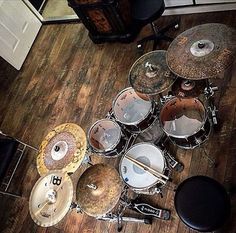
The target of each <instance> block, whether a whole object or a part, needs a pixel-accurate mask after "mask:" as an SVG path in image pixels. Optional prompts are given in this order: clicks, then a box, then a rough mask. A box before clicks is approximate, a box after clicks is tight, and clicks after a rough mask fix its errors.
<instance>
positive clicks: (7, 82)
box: [0, 11, 236, 233]
mask: <svg viewBox="0 0 236 233" xmlns="http://www.w3.org/2000/svg"><path fill="white" fill-rule="evenodd" d="M235 13H236V12H235V11H230V12H220V13H209V14H194V15H184V16H181V25H180V28H179V30H174V31H173V32H171V33H170V36H173V37H175V36H176V35H178V34H179V33H181V32H183V31H185V30H186V29H188V28H191V27H193V26H195V25H198V24H201V23H209V22H221V23H225V24H228V25H231V26H233V27H235V28H236V18H235ZM173 19H175V17H173V16H172V17H162V18H160V19H159V20H158V21H157V23H158V25H159V26H160V27H161V26H164V25H165V24H167V23H169V22H170V21H171V20H173ZM148 33H150V28H149V27H148V26H147V27H145V28H144V29H143V30H142V33H141V34H140V35H139V38H141V37H142V36H144V35H147V34H148ZM167 47H168V43H160V45H159V47H158V48H160V49H166V48H167ZM151 48H152V43H148V44H147V45H146V46H145V52H148V51H150V50H151ZM138 56H139V55H138V53H137V50H136V43H135V42H133V43H130V44H120V43H110V44H108V43H105V44H101V45H95V44H93V43H92V42H91V41H90V40H89V38H88V32H87V31H86V29H85V28H84V27H83V25H81V24H68V25H67V24H64V25H44V26H43V27H42V29H41V31H40V33H39V36H38V37H37V40H36V42H35V44H34V46H33V48H32V50H31V52H30V53H29V56H28V58H27V60H26V62H25V64H24V66H23V68H22V70H21V71H20V72H17V71H15V70H14V69H12V68H11V67H10V66H9V65H7V64H6V63H5V62H4V61H3V60H0V80H1V83H2V85H1V86H0V112H1V114H0V128H1V130H3V131H5V132H6V133H8V134H10V135H12V136H16V137H17V138H19V139H22V140H23V141H25V142H28V143H29V144H31V145H33V146H36V147H39V145H40V143H41V141H42V139H43V138H44V137H45V136H46V135H47V133H48V132H50V131H51V130H52V129H53V128H54V127H55V126H56V125H59V124H61V123H64V122H74V123H77V124H79V125H81V127H82V128H83V129H84V131H85V132H87V131H88V130H89V128H90V127H91V125H92V123H93V122H95V121H96V120H98V119H101V118H104V117H105V115H106V113H107V112H108V111H109V110H110V108H111V106H112V101H113V100H114V98H115V96H116V95H117V94H118V93H119V92H120V91H121V90H123V89H124V88H126V87H128V86H129V82H128V73H129V69H130V67H131V66H132V64H133V63H134V62H135V60H136V59H137V58H138ZM233 68H234V69H233V72H232V78H231V80H230V81H229V82H226V80H223V81H219V80H213V82H214V83H216V84H218V85H219V86H220V90H219V91H218V92H217V93H216V101H217V104H218V106H219V117H220V120H221V122H222V124H221V127H220V128H219V129H218V130H217V131H214V132H213V133H212V136H211V137H210V139H209V140H208V141H207V143H206V144H204V147H205V149H206V151H207V152H208V154H209V156H212V157H213V158H216V160H217V162H218V163H219V165H218V167H216V168H211V167H209V162H208V161H207V160H206V159H205V158H204V156H203V152H202V151H201V149H200V148H196V149H194V150H182V149H177V148H176V147H174V146H173V145H171V144H170V145H169V146H168V148H169V149H170V150H171V152H172V154H173V156H174V157H176V159H177V160H179V161H180V162H182V163H183V164H184V167H185V168H184V170H183V171H182V172H181V173H178V172H173V173H172V179H173V182H172V183H171V184H169V187H166V188H165V189H164V190H163V194H164V197H163V198H161V197H160V195H154V196H147V195H143V196H142V199H143V200H144V201H145V202H147V203H150V204H152V205H154V206H157V207H161V208H166V209H170V210H171V213H172V215H171V220H170V221H163V220H158V219H155V220H154V221H153V224H152V225H151V226H149V225H145V224H135V223H125V224H124V227H123V230H122V232H125V233H133V232H137V233H139V232H147V233H154V232H155V233H167V232H168V233H176V232H179V233H185V232H186V233H187V232H191V233H192V232H194V231H193V230H190V229H189V228H188V227H186V226H185V225H184V224H183V223H182V222H181V221H180V220H179V217H178V215H177V213H176V211H175V207H174V189H175V188H176V187H177V186H178V184H180V183H181V182H182V181H183V180H185V179H186V178H188V177H189V176H193V175H199V174H202V175H208V176H211V177H213V178H215V179H217V180H218V181H220V182H221V183H224V184H230V183H231V184H233V185H236V174H235V173H236V167H235V166H236V157H235V152H236V141H235V135H236V120H235V116H236V115H235V114H236V94H235V93H236V89H235V88H236V81H235V80H236V76H235V74H236V69H235V67H233ZM223 86H225V91H223ZM221 87H222V88H221ZM36 156H37V153H34V152H32V151H27V153H26V154H25V156H24V158H23V160H22V163H21V164H20V167H19V170H18V171H17V173H16V177H15V178H14V180H13V185H12V186H11V189H10V190H11V191H13V190H14V191H17V192H20V193H22V196H23V197H22V198H19V199H14V198H9V197H7V196H4V197H2V196H0V209H1V210H0V223H1V224H0V231H1V232H11V233H12V232H14V233H15V232H22V233H23V232H24V233H25V232H37V233H52V232H55V233H57V232H68V233H70V232H82V233H84V232H87V233H88V232H91V233H92V232H97V233H98V232H103V233H114V232H116V224H115V223H108V222H102V221H97V220H96V219H94V218H92V217H89V216H87V215H86V214H78V213H76V212H75V210H73V211H69V213H68V214H67V215H66V216H65V218H64V219H63V220H62V221H61V222H60V223H58V224H56V225H55V226H53V227H50V228H42V227H39V226H37V225H36V224H35V223H34V222H33V221H32V219H31V217H30V214H29V212H28V198H29V195H30V191H31V189H32V187H33V185H34V183H35V181H36V180H37V179H38V178H39V175H38V173H37V169H36V163H35V159H36ZM91 157H92V161H93V163H100V162H103V163H108V164H113V165H114V166H116V167H118V165H119V160H120V158H116V159H106V158H104V157H102V156H97V155H95V154H93V155H92V156H91ZM87 167H88V166H82V167H80V169H78V171H76V172H75V173H74V174H73V175H72V176H71V178H72V181H73V185H74V190H75V193H76V184H77V182H78V179H79V177H80V175H81V174H82V173H83V172H84V171H85V170H86V168H87ZM107 179H109V177H107ZM74 200H75V201H76V195H74ZM235 202H236V199H235V196H233V197H232V217H231V219H230V221H229V223H228V224H227V226H226V227H225V228H224V230H223V231H224V233H232V232H235V231H236V224H235V222H236V221H235V219H236V205H235ZM126 213H127V214H132V215H133V216H140V215H139V214H137V213H135V212H133V211H130V210H129V211H126Z"/></svg>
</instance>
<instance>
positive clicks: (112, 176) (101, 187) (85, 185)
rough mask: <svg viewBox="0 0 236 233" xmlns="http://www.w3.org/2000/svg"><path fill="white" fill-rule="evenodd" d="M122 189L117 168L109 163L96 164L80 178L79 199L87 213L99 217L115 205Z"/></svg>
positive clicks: (78, 185)
mask: <svg viewBox="0 0 236 233" xmlns="http://www.w3.org/2000/svg"><path fill="white" fill-rule="evenodd" d="M121 191H122V183H121V179H120V176H119V173H118V172H117V170H116V169H115V168H114V167H112V166H110V165H107V164H96V165H93V166H91V167H89V168H88V169H87V170H86V171H85V172H84V173H83V174H82V176H81V177H80V178H79V181H78V184H77V190H76V193H77V201H78V204H79V206H80V207H81V209H82V210H83V211H84V212H85V213H86V214H88V215H90V216H93V217H99V216H102V215H104V214H106V213H108V212H109V211H111V210H112V209H113V208H114V207H115V205H116V204H117V202H118V201H119V198H120V195H121Z"/></svg>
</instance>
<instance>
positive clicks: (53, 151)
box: [37, 123, 87, 176]
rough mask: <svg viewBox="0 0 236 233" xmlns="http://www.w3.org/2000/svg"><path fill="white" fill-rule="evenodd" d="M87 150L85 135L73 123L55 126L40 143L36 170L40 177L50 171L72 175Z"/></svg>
mask: <svg viewBox="0 0 236 233" xmlns="http://www.w3.org/2000/svg"><path fill="white" fill-rule="evenodd" d="M86 148H87V140H86V134H85V132H84V131H83V129H82V128H81V127H80V126H78V125H76V124H73V123H65V124H62V125H59V126H57V127H56V128H54V129H53V130H52V131H51V132H49V133H48V135H47V136H46V137H45V139H44V140H43V141H42V143H41V145H40V149H39V154H38V156H37V169H38V172H39V174H40V175H41V176H42V175H44V174H46V173H48V172H49V171H50V170H62V171H65V172H67V173H73V172H75V171H76V170H77V168H78V167H79V166H80V165H81V163H82V161H83V159H84V157H85V153H86Z"/></svg>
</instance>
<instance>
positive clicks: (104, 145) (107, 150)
mask: <svg viewBox="0 0 236 233" xmlns="http://www.w3.org/2000/svg"><path fill="white" fill-rule="evenodd" d="M88 142H89V145H90V147H91V149H92V151H93V152H94V153H99V154H102V155H104V156H107V157H116V156H118V155H120V154H121V153H122V152H123V151H124V150H125V147H126V142H127V140H126V137H125V135H124V134H123V132H122V129H121V128H120V126H119V125H118V124H117V123H116V122H115V121H113V120H110V119H102V120H99V121H96V122H95V123H94V124H93V125H92V126H91V128H90V130H89V132H88Z"/></svg>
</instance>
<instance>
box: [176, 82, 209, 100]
mask: <svg viewBox="0 0 236 233" xmlns="http://www.w3.org/2000/svg"><path fill="white" fill-rule="evenodd" d="M205 87H206V81H205V80H197V81H193V80H187V79H182V78H178V79H177V80H176V81H175V83H174V84H173V85H172V87H171V90H172V92H173V94H174V96H178V97H190V98H194V97H198V96H199V95H201V94H203V93H204V89H205Z"/></svg>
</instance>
